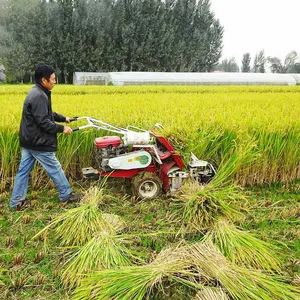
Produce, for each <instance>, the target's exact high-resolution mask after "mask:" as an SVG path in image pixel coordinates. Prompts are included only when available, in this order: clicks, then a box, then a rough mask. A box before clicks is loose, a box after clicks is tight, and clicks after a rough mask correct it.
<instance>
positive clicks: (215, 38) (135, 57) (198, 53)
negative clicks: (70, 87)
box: [0, 0, 223, 83]
mask: <svg viewBox="0 0 300 300" xmlns="http://www.w3.org/2000/svg"><path fill="white" fill-rule="evenodd" d="M222 38H223V27H222V26H221V25H220V23H219V20H218V19H216V18H215V16H214V13H213V12H212V11H211V7H210V0H198V1H197V0H56V1H54V0H27V1H23V0H0V62H1V63H2V64H3V65H4V67H5V70H6V71H5V72H6V78H7V81H8V82H23V81H25V82H26V81H31V78H30V75H29V74H32V72H33V70H34V68H35V66H36V64H37V63H40V62H45V63H49V64H51V65H53V66H54V68H55V69H56V76H57V78H58V81H59V82H60V83H71V82H72V77H73V72H75V71H85V72H108V71H110V72H112V71H173V72H209V71H212V70H213V68H214V67H215V66H216V65H217V63H218V61H219V59H220V57H221V54H222Z"/></svg>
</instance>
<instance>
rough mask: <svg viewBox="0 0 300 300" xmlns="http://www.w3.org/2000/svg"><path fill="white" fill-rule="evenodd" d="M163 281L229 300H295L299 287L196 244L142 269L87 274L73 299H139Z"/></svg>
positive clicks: (170, 251) (162, 256) (172, 251)
mask: <svg viewBox="0 0 300 300" xmlns="http://www.w3.org/2000/svg"><path fill="white" fill-rule="evenodd" d="M165 281H169V282H170V281H175V282H178V283H181V284H183V285H187V286H189V287H193V288H194V289H195V290H197V289H198V290H203V289H204V288H205V287H207V286H209V287H215V286H216V285H217V286H219V287H222V288H223V289H224V291H226V293H227V294H228V295H229V297H231V298H232V299H247V300H248V299H249V300H250V299H251V300H261V299H266V300H271V299H278V300H279V299H289V300H296V299H298V295H299V288H297V287H294V286H291V285H288V284H286V283H285V282H283V278H281V277H274V276H270V275H266V274H264V273H261V272H258V271H252V270H247V269H245V268H243V267H239V266H237V265H235V264H233V263H231V262H230V261H229V260H227V259H226V258H225V257H224V256H223V255H222V253H221V252H220V251H219V250H218V249H216V248H215V247H214V246H213V245H212V244H211V243H196V244H193V245H190V246H182V247H178V248H175V249H174V248H173V249H166V250H164V251H162V252H161V253H160V254H159V255H158V256H157V258H156V259H155V260H154V261H153V262H152V263H150V264H148V265H145V266H128V267H121V268H119V269H111V270H103V271H99V272H95V273H93V274H90V275H88V276H87V277H86V278H85V279H83V281H82V283H81V285H80V286H79V287H77V288H76V289H75V292H74V297H73V299H75V300H76V299H130V300H141V299H144V298H145V297H146V296H147V295H150V293H151V291H152V289H153V288H154V287H156V286H161V288H163V287H162V286H163V284H164V283H165Z"/></svg>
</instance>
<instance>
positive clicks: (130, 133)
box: [72, 117, 216, 198]
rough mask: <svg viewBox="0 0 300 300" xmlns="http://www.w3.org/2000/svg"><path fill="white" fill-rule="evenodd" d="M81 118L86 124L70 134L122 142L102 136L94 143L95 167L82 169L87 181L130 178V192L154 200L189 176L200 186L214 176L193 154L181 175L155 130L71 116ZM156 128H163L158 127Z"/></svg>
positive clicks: (175, 159) (181, 165)
mask: <svg viewBox="0 0 300 300" xmlns="http://www.w3.org/2000/svg"><path fill="white" fill-rule="evenodd" d="M83 119H84V120H86V121H87V123H88V124H87V125H84V126H80V127H77V128H73V131H77V130H81V129H85V128H95V129H97V130H100V129H101V130H104V131H109V132H113V133H115V134H119V135H122V139H121V138H120V137H119V136H104V137H98V138H96V139H95V140H94V143H95V146H96V160H95V162H96V164H97V166H96V169H95V168H93V167H87V168H83V169H82V172H83V176H84V177H86V178H99V176H101V177H104V176H107V177H118V178H130V179H131V190H132V192H133V194H134V195H135V196H136V197H138V198H155V197H157V196H159V195H160V193H161V191H162V190H164V191H165V192H168V191H170V193H171V194H173V193H175V192H176V191H177V190H178V189H179V188H180V186H181V182H182V179H183V178H187V177H189V176H191V177H193V178H194V179H196V180H198V181H199V183H201V184H202V183H203V182H204V183H205V182H208V181H209V180H210V179H211V178H212V177H213V176H214V175H215V173H216V172H215V169H214V168H213V166H212V165H211V164H210V163H208V162H206V161H202V160H199V159H198V158H197V157H196V156H195V155H194V154H193V153H191V159H190V162H189V172H184V171H183V168H184V162H183V161H182V159H181V157H180V155H179V154H178V153H177V151H176V150H175V149H174V147H173V145H172V144H171V143H170V142H169V141H168V140H167V139H166V138H165V137H163V136H160V135H157V134H156V133H155V132H154V131H147V130H143V129H141V128H138V127H134V126H127V127H126V128H121V127H117V126H113V125H110V124H108V123H105V122H103V121H101V120H97V119H94V118H91V117H74V118H72V121H78V120H83ZM155 126H156V127H157V128H162V126H161V125H160V124H156V125H155Z"/></svg>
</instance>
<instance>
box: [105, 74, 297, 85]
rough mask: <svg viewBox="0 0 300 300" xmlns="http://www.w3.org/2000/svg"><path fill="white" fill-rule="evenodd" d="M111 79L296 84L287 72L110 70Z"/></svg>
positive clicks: (145, 82) (116, 82) (138, 82)
mask: <svg viewBox="0 0 300 300" xmlns="http://www.w3.org/2000/svg"><path fill="white" fill-rule="evenodd" d="M108 74H109V81H110V82H111V83H112V84H113V85H116V86H123V85H169V84H172V85H296V80H295V79H294V78H293V77H292V76H290V75H287V74H273V73H225V72H217V73H173V72H110V73H108Z"/></svg>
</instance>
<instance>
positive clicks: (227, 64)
mask: <svg viewBox="0 0 300 300" xmlns="http://www.w3.org/2000/svg"><path fill="white" fill-rule="evenodd" d="M215 69H216V70H219V71H224V72H239V66H238V65H237V63H236V60H235V57H231V58H230V59H227V58H226V59H224V60H222V62H221V63H220V64H218V65H217V66H216V68H215Z"/></svg>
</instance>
